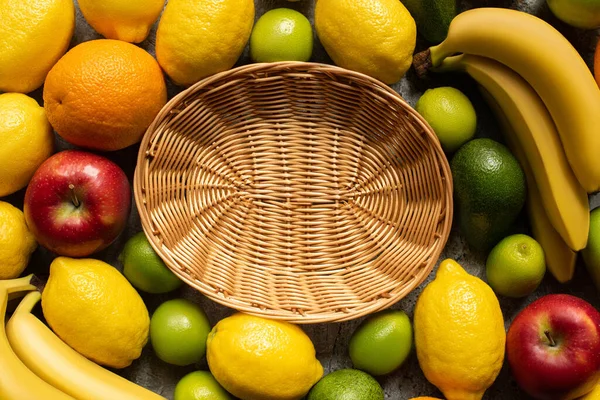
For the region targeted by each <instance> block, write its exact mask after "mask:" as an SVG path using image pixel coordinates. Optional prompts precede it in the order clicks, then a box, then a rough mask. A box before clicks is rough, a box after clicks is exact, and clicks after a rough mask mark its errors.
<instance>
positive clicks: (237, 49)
mask: <svg viewBox="0 0 600 400" xmlns="http://www.w3.org/2000/svg"><path fill="white" fill-rule="evenodd" d="M253 24H254V0H202V1H197V0H170V1H169V2H168V4H167V6H166V8H165V11H164V12H163V15H162V17H161V19H160V22H159V25H158V31H157V33H156V58H157V59H158V63H159V64H160V66H161V67H162V68H163V69H164V70H165V72H166V73H167V75H169V77H170V78H171V79H172V80H173V82H175V83H176V84H178V85H191V84H193V83H196V82H198V81H199V80H201V79H203V78H205V77H207V76H210V75H212V74H215V73H217V72H221V71H225V70H228V69H230V68H231V67H233V65H234V64H235V62H236V61H237V59H238V58H239V57H240V55H241V54H242V51H243V50H244V47H245V46H246V43H247V42H248V39H250V33H251V32H252V25H253Z"/></svg>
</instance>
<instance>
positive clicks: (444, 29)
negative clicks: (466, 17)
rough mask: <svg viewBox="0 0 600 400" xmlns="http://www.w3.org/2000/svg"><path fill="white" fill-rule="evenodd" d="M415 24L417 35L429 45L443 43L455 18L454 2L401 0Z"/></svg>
mask: <svg viewBox="0 0 600 400" xmlns="http://www.w3.org/2000/svg"><path fill="white" fill-rule="evenodd" d="M401 1H402V3H403V4H404V6H405V7H406V8H407V9H408V11H409V12H410V14H411V15H412V17H413V18H414V19H415V22H416V24H417V33H419V34H420V35H421V36H423V38H425V40H427V41H428V42H430V43H433V44H437V43H440V42H441V41H443V40H444V39H445V38H446V35H447V34H448V27H449V26H450V22H451V21H452V19H453V18H454V17H455V16H456V0H401Z"/></svg>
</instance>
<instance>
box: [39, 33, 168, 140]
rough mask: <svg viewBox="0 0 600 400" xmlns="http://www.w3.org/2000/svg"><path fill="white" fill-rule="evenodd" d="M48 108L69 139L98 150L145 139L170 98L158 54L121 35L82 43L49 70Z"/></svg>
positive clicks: (46, 102)
mask: <svg viewBox="0 0 600 400" xmlns="http://www.w3.org/2000/svg"><path fill="white" fill-rule="evenodd" d="M43 96H44V108H45V109H46V114H47V116H48V120H49V121H50V124H51V125H52V126H53V127H54V129H55V130H56V132H57V133H58V134H59V135H60V136H61V137H62V138H63V139H65V140H66V141H67V142H69V143H71V144H74V145H76V146H81V147H85V148H89V149H94V150H109V151H112V150H119V149H122V148H125V147H127V146H130V145H132V144H134V143H137V142H139V141H140V140H141V138H142V136H143V134H144V132H145V131H146V128H147V127H148V126H149V125H150V123H152V120H153V119H154V117H155V116H156V114H157V113H158V112H159V111H160V109H161V108H162V107H163V106H164V105H165V103H166V101H167V89H166V86H165V80H164V77H163V74H162V71H161V69H160V66H159V65H158V63H157V62H156V60H155V59H154V58H153V57H152V56H151V55H150V54H148V53H147V52H146V51H144V50H143V49H141V48H139V47H137V46H135V45H133V44H130V43H126V42H122V41H118V40H110V39H100V40H92V41H89V42H84V43H81V44H80V45H78V46H75V47H74V48H72V49H71V50H70V51H69V52H67V54H65V55H64V56H63V57H62V58H61V59H60V60H59V61H58V63H56V65H54V67H53V68H52V69H51V70H50V72H49V73H48V76H47V77H46V82H45V84H44V94H43Z"/></svg>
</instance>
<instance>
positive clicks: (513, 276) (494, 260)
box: [485, 234, 546, 297]
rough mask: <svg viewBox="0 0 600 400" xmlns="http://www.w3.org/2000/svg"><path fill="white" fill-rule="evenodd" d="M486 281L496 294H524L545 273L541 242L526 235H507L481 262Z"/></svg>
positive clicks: (530, 289) (520, 295)
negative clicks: (483, 262) (483, 263)
mask: <svg viewBox="0 0 600 400" xmlns="http://www.w3.org/2000/svg"><path fill="white" fill-rule="evenodd" d="M485 268H486V271H485V272H486V276H487V281H488V283H489V284H490V286H491V287H492V289H494V291H495V292H496V293H498V294H501V295H503V296H507V297H523V296H527V295H529V294H531V293H533V291H534V290H535V289H536V288H537V287H538V286H539V284H540V283H541V282H542V279H543V278H544V274H545V273H546V260H545V258H544V250H542V246H540V244H539V243H538V242H537V241H536V240H535V239H533V238H532V237H529V236H527V235H522V234H517V235H511V236H508V237H506V238H504V239H502V240H501V241H500V243H498V244H497V245H496V246H495V247H494V248H493V249H492V251H491V252H490V254H489V255H488V258H487V262H486V264H485Z"/></svg>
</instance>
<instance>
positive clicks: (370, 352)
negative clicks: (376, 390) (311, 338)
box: [349, 311, 413, 375]
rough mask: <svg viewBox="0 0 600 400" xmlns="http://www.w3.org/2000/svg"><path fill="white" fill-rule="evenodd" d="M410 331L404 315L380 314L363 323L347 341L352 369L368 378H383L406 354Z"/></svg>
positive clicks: (398, 313) (410, 336)
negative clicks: (365, 374)
mask: <svg viewBox="0 0 600 400" xmlns="http://www.w3.org/2000/svg"><path fill="white" fill-rule="evenodd" d="M412 341H413V332H412V326H411V324H410V320H409V319H408V315H406V314H405V313H404V312H402V311H384V312H381V313H379V314H375V315H372V316H371V317H369V318H367V319H366V320H364V321H363V322H362V323H361V324H360V326H359V327H358V328H357V329H356V331H354V333H353V334H352V337H351V338H350V345H349V353H350V358H351V359H352V363H353V364H354V368H357V369H360V370H363V371H366V372H368V373H369V374H371V375H385V374H389V373H390V372H392V371H394V370H395V369H396V368H398V367H399V366H400V365H402V363H403V362H404V360H406V358H407V357H408V355H409V354H410V351H411V349H412Z"/></svg>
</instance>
